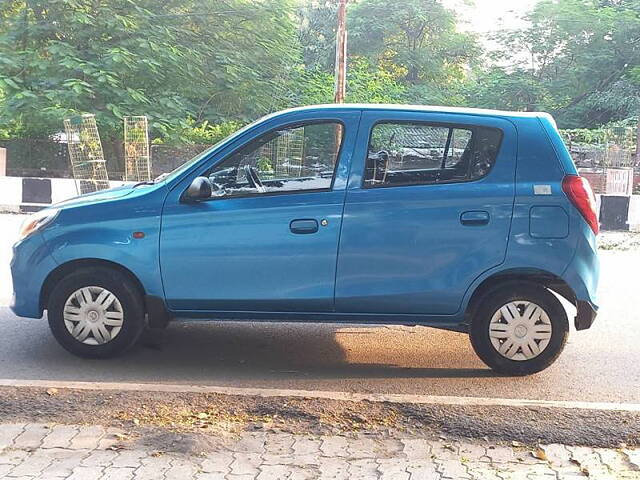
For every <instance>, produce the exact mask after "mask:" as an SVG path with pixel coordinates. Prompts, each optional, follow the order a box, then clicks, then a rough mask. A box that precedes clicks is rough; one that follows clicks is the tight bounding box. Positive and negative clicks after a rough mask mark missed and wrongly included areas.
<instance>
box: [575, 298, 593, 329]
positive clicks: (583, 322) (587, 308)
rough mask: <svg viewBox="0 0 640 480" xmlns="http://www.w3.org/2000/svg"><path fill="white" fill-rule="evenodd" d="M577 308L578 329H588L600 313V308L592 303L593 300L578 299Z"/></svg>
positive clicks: (576, 323) (576, 321)
mask: <svg viewBox="0 0 640 480" xmlns="http://www.w3.org/2000/svg"><path fill="white" fill-rule="evenodd" d="M576 308H577V310H578V311H577V313H576V318H575V320H574V323H575V326H576V330H586V329H587V328H590V327H591V325H593V322H594V321H595V319H596V315H598V308H597V307H595V306H594V305H592V304H591V302H586V301H584V300H578V304H577V305H576Z"/></svg>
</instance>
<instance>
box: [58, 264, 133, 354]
mask: <svg viewBox="0 0 640 480" xmlns="http://www.w3.org/2000/svg"><path fill="white" fill-rule="evenodd" d="M89 286H96V287H102V288H104V289H106V290H109V292H111V293H113V295H115V297H116V298H117V300H118V301H119V302H120V305H121V307H122V316H123V318H122V327H121V328H120V331H119V332H118V333H117V334H116V335H115V336H114V337H113V338H112V339H111V340H110V341H108V342H106V343H103V344H100V345H88V344H86V343H83V342H81V341H79V340H77V339H76V338H75V337H74V336H73V335H72V334H71V332H69V330H68V329H67V327H66V325H65V320H64V317H63V313H64V308H65V303H66V301H67V299H68V298H69V297H70V296H71V295H72V294H73V293H74V292H76V291H77V290H79V289H81V288H83V287H89ZM47 310H48V313H47V316H48V319H49V327H50V328H51V332H52V333H53V336H54V337H55V338H56V340H57V341H58V342H59V343H60V345H62V346H63V347H64V348H65V349H66V350H68V351H69V352H71V353H73V354H74V355H78V356H79V357H84V358H110V357H115V356H117V355H119V354H121V353H123V352H125V351H126V350H128V349H129V348H131V347H132V346H133V345H134V344H135V343H136V341H137V340H138V338H139V337H140V335H141V333H142V331H143V330H144V327H145V309H144V300H143V297H142V293H141V292H140V289H139V288H138V287H137V285H136V284H135V283H134V282H133V281H132V280H131V279H130V278H129V277H128V276H126V275H124V274H122V273H120V272H118V271H117V270H115V269H111V268H108V267H89V268H82V269H79V270H77V271H75V272H73V273H70V274H69V275H67V276H66V277H64V278H62V280H60V281H59V282H58V284H57V285H56V286H55V287H54V289H53V290H52V292H51V295H50V296H49V302H48V309H47Z"/></svg>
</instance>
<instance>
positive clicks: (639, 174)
mask: <svg viewBox="0 0 640 480" xmlns="http://www.w3.org/2000/svg"><path fill="white" fill-rule="evenodd" d="M584 132H585V131H584V130H564V131H562V134H563V135H562V136H563V138H564V141H565V144H566V145H567V148H568V149H569V152H570V153H571V156H572V157H573V160H574V162H575V163H576V166H577V167H578V171H579V172H580V174H581V175H582V176H584V177H586V178H587V179H588V180H589V183H591V186H592V188H593V189H594V191H595V193H603V194H610V195H631V194H632V192H633V190H634V185H635V186H636V187H635V189H636V190H637V189H638V184H639V183H640V169H639V166H640V165H639V164H638V156H637V155H636V152H635V151H636V132H637V130H636V128H633V127H611V128H606V129H600V130H597V131H595V132H594V131H591V132H590V134H591V135H592V136H591V138H584Z"/></svg>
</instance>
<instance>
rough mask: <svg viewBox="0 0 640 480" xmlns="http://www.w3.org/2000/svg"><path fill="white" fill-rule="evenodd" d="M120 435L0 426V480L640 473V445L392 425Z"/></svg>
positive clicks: (483, 479) (610, 476)
mask: <svg viewBox="0 0 640 480" xmlns="http://www.w3.org/2000/svg"><path fill="white" fill-rule="evenodd" d="M121 432H122V431H121V430H119V431H115V430H113V429H104V428H102V427H100V426H83V427H80V426H73V425H71V426H65V425H55V426H53V427H51V428H49V427H48V426H47V425H44V424H28V425H20V424H13V425H0V439H2V441H4V444H5V446H4V447H3V448H0V479H6V480H17V479H20V478H23V479H31V480H63V479H65V480H69V479H71V480H92V479H95V480H174V479H175V480H190V479H193V480H249V479H250V480H270V479H274V480H311V479H323V480H324V479H327V480H328V479H333V480H358V479H366V480H370V479H372V480H464V479H468V480H546V479H548V480H584V479H586V478H594V479H597V480H640V466H639V465H638V462H639V461H640V459H639V453H638V452H639V451H640V450H638V449H635V448H624V449H607V448H589V447H584V446H582V447H580V446H565V445H559V444H552V445H541V446H539V447H531V448H527V447H524V446H521V445H518V446H517V447H512V446H510V445H503V444H496V445H490V444H489V443H488V442H487V441H485V440H478V441H473V440H470V439H466V440H462V441H458V440H454V439H444V438H441V439H439V440H430V439H425V438H417V437H413V438H410V437H408V435H407V434H406V433H398V434H397V435H396V437H394V436H392V435H391V434H390V432H385V433H381V434H379V435H378V434H376V435H367V434H356V433H352V434H348V435H325V436H317V435H311V434H309V435H302V434H290V433H275V432H273V433H271V432H269V433H267V432H245V433H240V434H238V436H237V437H234V438H233V439H232V438H231V437H226V438H222V437H221V438H220V442H216V443H215V444H207V446H203V447H202V448H203V449H204V450H206V451H203V452H200V451H197V452H194V453H193V454H191V455H188V454H186V453H184V451H183V450H182V451H181V452H171V451H169V452H159V451H158V450H157V447H156V449H155V450H154V449H153V448H152V447H151V445H152V444H150V443H148V442H147V443H145V442H140V443H137V440H136V438H135V436H133V437H132V436H121V437H119V438H118V439H117V441H118V444H117V445H118V446H117V447H115V446H114V445H113V444H110V443H108V442H104V440H105V439H106V438H108V437H109V436H110V435H113V436H115V434H116V433H121ZM185 435H187V434H185ZM183 438H184V436H183ZM213 445H215V446H213ZM198 448H200V447H198ZM538 449H539V451H537V450H538ZM536 451H537V453H535V452H536ZM542 452H543V453H542ZM534 453H535V455H534Z"/></svg>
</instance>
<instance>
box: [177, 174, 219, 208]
mask: <svg viewBox="0 0 640 480" xmlns="http://www.w3.org/2000/svg"><path fill="white" fill-rule="evenodd" d="M212 191H213V189H212V188H211V182H210V181H209V179H208V178H207V177H196V178H194V179H193V182H191V185H189V188H187V191H186V192H184V196H183V198H184V199H185V200H187V201H189V202H197V201H200V200H206V199H208V198H211V193H212Z"/></svg>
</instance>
